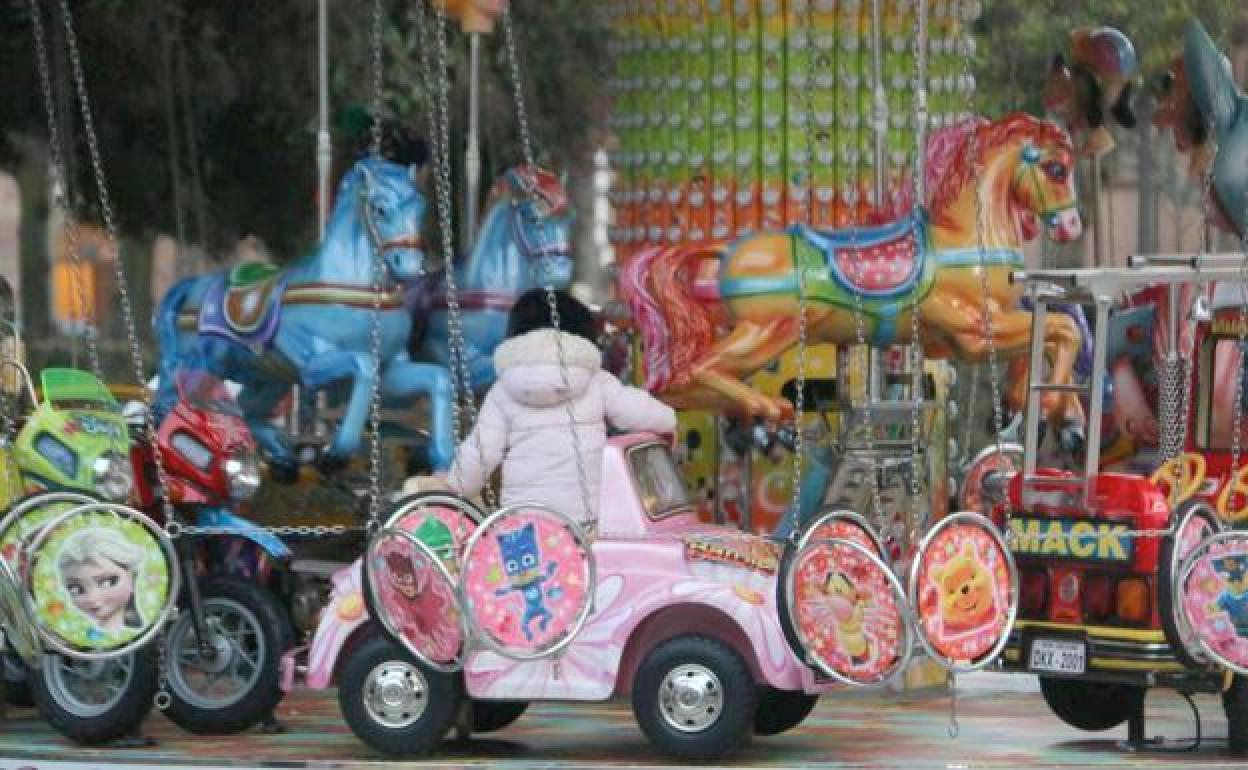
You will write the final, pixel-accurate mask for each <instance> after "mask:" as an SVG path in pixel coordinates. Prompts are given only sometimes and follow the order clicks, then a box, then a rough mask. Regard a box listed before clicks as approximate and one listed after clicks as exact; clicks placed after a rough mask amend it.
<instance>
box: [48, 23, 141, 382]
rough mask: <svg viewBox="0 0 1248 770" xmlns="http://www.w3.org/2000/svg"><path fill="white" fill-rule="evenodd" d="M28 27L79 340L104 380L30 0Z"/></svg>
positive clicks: (57, 134) (62, 160)
mask: <svg viewBox="0 0 1248 770" xmlns="http://www.w3.org/2000/svg"><path fill="white" fill-rule="evenodd" d="M29 5H30V19H31V25H32V28H33V30H34V35H35V52H36V57H35V60H36V62H37V63H38V67H39V86H40V88H41V89H42V91H43V106H44V111H45V112H46V114H47V118H48V155H49V156H50V159H51V161H52V197H53V200H52V205H54V206H55V207H57V208H59V209H60V210H61V215H62V216H64V217H65V224H64V233H65V241H66V247H67V248H68V250H69V256H70V260H71V261H72V263H73V270H72V273H71V275H72V278H71V280H70V283H71V284H73V287H74V301H75V302H76V303H77V308H76V309H77V312H78V320H79V322H80V323H81V324H82V337H83V340H84V341H85V343H86V348H87V360H88V361H89V362H90V364H91V371H92V372H94V373H95V376H96V377H99V378H100V379H101V380H103V379H104V370H103V366H102V365H101V363H100V351H99V347H98V345H97V343H96V338H97V336H98V335H97V333H96V327H95V319H94V318H92V317H91V316H92V313H91V311H90V310H89V308H90V307H91V306H90V305H89V304H88V302H87V293H86V286H85V285H84V284H85V283H86V281H85V275H84V273H83V270H82V250H81V249H80V248H79V241H78V223H77V221H75V218H74V213H73V210H72V207H71V204H70V201H69V193H68V191H69V175H68V172H67V171H66V165H65V159H64V157H62V155H61V137H60V130H59V127H58V125H57V119H56V107H55V104H54V100H53V96H52V77H51V75H50V68H49V64H48V51H47V45H46V43H45V38H44V34H43V20H42V13H41V11H40V10H39V6H38V5H37V4H36V0H29ZM118 258H120V255H118Z"/></svg>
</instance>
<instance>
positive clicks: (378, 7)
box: [369, 0, 386, 158]
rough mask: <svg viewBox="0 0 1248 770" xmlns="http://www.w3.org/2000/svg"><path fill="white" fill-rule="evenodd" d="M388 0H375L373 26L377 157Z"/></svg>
mask: <svg viewBox="0 0 1248 770" xmlns="http://www.w3.org/2000/svg"><path fill="white" fill-rule="evenodd" d="M385 6H386V0H373V8H372V11H373V14H372V15H373V18H372V23H373V28H372V33H371V34H372V37H371V42H372V61H371V65H372V67H371V69H372V78H373V83H372V86H373V93H372V107H371V112H372V123H371V124H370V125H369V132H370V136H371V143H370V145H369V147H370V153H371V154H372V156H373V157H375V158H380V157H381V135H382V125H381V124H382V113H383V78H384V75H385V70H384V69H383V66H382V58H383V57H382V26H383V24H382V22H383V19H384V18H385Z"/></svg>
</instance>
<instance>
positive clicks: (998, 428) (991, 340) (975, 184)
mask: <svg viewBox="0 0 1248 770" xmlns="http://www.w3.org/2000/svg"><path fill="white" fill-rule="evenodd" d="M964 23H965V20H964V19H963V20H962V23H960V24H959V25H958V27H957V28H958V30H959V32H960V33H961V35H962V40H963V41H965V40H967V35H966V32H965V29H964ZM973 78H974V75H973V74H972V73H971V52H970V50H964V51H963V55H962V82H963V83H964V84H965V89H966V95H965V97H964V100H963V104H964V107H965V112H966V114H965V115H964V116H963V118H964V119H965V120H967V121H974V120H975V88H974V87H973V86H972V80H973ZM966 141H967V142H968V145H967V158H968V162H969V163H970V165H971V187H972V189H973V190H974V192H975V250H976V252H977V255H978V265H977V270H976V272H977V273H978V274H979V288H980V292H981V296H982V298H983V308H982V310H983V322H984V323H983V332H982V334H983V339H984V343H985V345H987V347H988V383H989V387H990V389H991V396H992V428H993V432H994V433H995V434H996V435H995V439H996V444H997V455H998V456H999V457H1005V439H1004V436H1003V434H1004V432H1005V418H1004V415H1003V414H1002V409H1001V371H1000V363H999V361H998V355H997V341H996V338H995V337H993V321H992V292H991V291H990V290H989V288H988V265H987V254H986V251H987V247H986V246H985V244H984V199H983V194H982V192H981V191H980V189H979V188H980V181H981V180H980V158H979V149H980V148H979V131H978V129H977V128H976V127H975V126H974V124H973V123H972V125H971V126H970V128H969V131H968V135H967V139H966ZM1029 376H1030V377H1037V376H1040V375H1039V374H1038V373H1037V372H1030V373H1029ZM1090 440H1099V437H1094V438H1091V439H1090ZM1003 509H1004V510H1003V516H1004V525H1005V526H1004V529H1005V533H1004V534H1005V538H1006V541H1007V542H1008V541H1009V539H1010V537H1011V532H1010V527H1009V524H1010V517H1011V515H1012V514H1013V510H1012V509H1013V506H1012V505H1011V504H1010V500H1009V496H1008V495H1007V496H1006V499H1005V501H1004V505H1003Z"/></svg>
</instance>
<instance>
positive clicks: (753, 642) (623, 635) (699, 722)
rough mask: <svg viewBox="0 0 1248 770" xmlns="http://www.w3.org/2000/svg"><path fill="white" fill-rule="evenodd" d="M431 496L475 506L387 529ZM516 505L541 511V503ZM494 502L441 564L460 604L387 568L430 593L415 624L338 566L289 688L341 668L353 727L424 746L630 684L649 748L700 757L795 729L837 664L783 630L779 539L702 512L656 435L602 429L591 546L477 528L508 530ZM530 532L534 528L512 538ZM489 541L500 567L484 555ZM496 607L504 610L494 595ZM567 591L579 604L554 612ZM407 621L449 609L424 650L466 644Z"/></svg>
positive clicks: (380, 738)
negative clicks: (451, 507) (450, 507)
mask: <svg viewBox="0 0 1248 770" xmlns="http://www.w3.org/2000/svg"><path fill="white" fill-rule="evenodd" d="M438 499H441V500H442V501H452V500H453V501H454V502H455V503H456V504H457V506H458V507H459V510H461V511H467V510H468V509H469V506H467V504H466V503H463V502H462V501H458V500H455V499H453V498H448V497H445V496H443V497H441V498H436V497H425V498H424V499H423V502H416V503H412V502H409V503H407V504H406V507H403V505H404V504H401V508H400V511H399V513H398V514H395V515H394V516H392V517H391V522H390V523H389V524H388V525H387V526H388V527H389V528H388V529H385V530H383V532H382V536H384V535H385V534H386V533H387V532H391V531H393V530H392V528H393V527H395V526H396V525H395V520H396V518H397V517H398V516H399V515H400V514H403V512H404V511H410V510H414V508H413V507H412V506H413V504H415V505H417V506H420V505H424V506H425V507H426V508H429V507H432V506H436V505H437V500H438ZM516 508H523V509H524V510H525V511H530V510H532V509H534V508H538V509H539V510H538V513H540V512H541V511H540V507H539V506H517V507H516ZM502 513H503V512H500V514H496V516H494V517H490V519H489V520H487V521H485V522H483V523H482V524H481V526H480V530H479V531H477V533H476V535H475V536H474V535H473V530H474V529H476V528H477V522H475V521H471V520H468V519H467V518H461V519H459V523H458V524H456V521H455V520H454V517H452V519H450V526H449V529H450V530H451V531H450V536H451V539H452V540H453V541H454V550H455V553H456V554H460V555H465V557H464V558H463V559H462V561H463V564H464V568H463V569H462V574H454V573H456V572H459V570H456V569H455V568H454V567H453V566H452V568H451V569H450V570H449V571H445V572H440V573H439V574H443V575H445V576H447V578H448V579H449V580H453V581H455V582H457V583H460V584H461V585H460V586H459V587H458V591H459V593H458V596H459V601H458V602H456V601H455V597H454V596H453V595H451V592H452V591H454V590H456V589H451V590H450V591H448V590H446V589H439V588H437V583H438V581H437V580H436V579H432V578H425V577H421V576H419V575H414V574H412V573H411V572H410V570H408V568H406V567H404V568H403V574H402V576H401V577H402V580H398V579H395V580H394V585H395V586H396V590H398V591H400V592H402V593H403V594H404V595H407V596H409V598H411V597H416V596H420V597H421V599H420V601H421V602H422V603H421V604H419V605H416V604H414V605H413V606H419V607H425V608H436V609H434V610H426V617H425V618H424V619H423V620H422V619H421V618H411V617H398V616H396V615H394V614H393V613H388V612H387V611H382V612H381V613H380V614H381V615H387V614H389V617H388V619H387V620H386V621H385V624H387V625H388V628H385V629H383V628H381V626H382V625H383V623H379V622H377V619H376V618H374V619H373V622H371V623H370V622H368V621H369V620H370V612H369V609H370V607H375V602H377V601H388V599H386V596H387V591H390V590H391V589H389V588H386V587H384V586H383V587H374V589H375V590H372V589H369V587H368V586H366V585H365V584H366V583H367V582H368V580H369V579H370V578H369V576H368V573H369V570H368V569H363V568H362V567H361V564H362V562H361V561H357V562H356V563H355V564H353V565H352V566H351V567H350V568H347V569H344V570H341V571H340V572H338V573H337V574H336V575H335V576H334V579H333V584H334V587H333V595H332V598H331V601H330V604H329V606H328V607H327V609H326V610H325V612H324V614H323V615H322V617H321V621H320V624H319V627H318V628H317V631H316V634H315V637H314V638H313V641H312V643H311V647H310V648H309V649H307V650H306V654H307V665H306V666H299V667H296V664H295V658H296V655H301V654H302V653H303V652H305V651H303V650H297V651H293V652H291V653H289V654H288V655H287V657H286V659H285V660H284V666H285V672H286V676H285V680H286V686H287V687H290V686H292V685H293V683H294V674H295V672H296V669H297V668H298V670H300V671H301V672H304V673H306V681H307V685H308V686H310V687H313V688H324V687H329V686H331V684H333V683H334V681H335V680H336V681H337V684H338V688H339V702H340V705H341V708H342V712H343V715H344V717H345V718H346V720H347V723H348V724H349V725H350V726H351V729H352V731H354V732H355V734H356V735H357V736H359V737H360V738H361V739H362V740H363V741H364V742H365V743H367V744H368V745H370V746H371V747H373V748H374V749H377V750H379V751H382V752H384V753H387V754H392V755H410V754H414V753H420V752H426V751H429V750H431V749H433V748H434V747H436V746H437V745H438V743H439V742H440V741H441V740H442V738H443V737H444V736H445V735H446V734H447V732H448V731H449V730H450V728H451V727H452V726H456V725H458V727H459V729H460V730H462V731H471V730H475V731H477V732H488V731H491V730H496V729H500V728H502V727H505V726H506V725H508V724H510V723H512V722H514V721H515V720H516V719H517V718H519V716H520V715H521V714H522V713H523V711H524V710H525V707H526V706H527V705H528V703H529V702H530V701H535V700H563V701H605V700H608V699H611V698H616V697H622V696H625V695H630V696H631V698H632V704H633V710H634V713H635V714H636V718H637V722H638V724H639V725H640V726H641V728H642V730H643V731H644V732H645V734H646V736H647V737H648V738H649V739H650V741H651V742H652V743H653V744H654V745H655V746H657V747H658V748H659V749H660V750H662V751H664V752H666V753H668V754H672V755H675V756H678V757H683V758H699V759H706V758H713V757H718V756H721V755H723V754H725V753H726V752H729V751H732V750H733V749H736V748H738V747H740V746H742V745H743V744H744V743H745V742H746V741H747V740H748V739H749V737H750V735H751V734H760V735H772V734H776V733H780V732H783V731H785V730H788V729H790V728H793V727H795V726H797V725H798V724H799V723H801V721H802V720H803V719H805V718H806V716H807V715H808V714H809V713H810V712H811V710H812V709H813V708H814V705H815V701H816V699H817V697H818V695H819V694H821V693H823V692H825V691H826V690H828V689H829V688H830V687H831V686H832V682H831V680H828V679H827V678H822V679H821V680H819V681H817V680H816V674H815V672H814V671H813V670H812V669H811V668H809V667H807V666H806V665H803V663H802V662H801V661H800V660H799V659H798V657H797V656H796V655H795V654H794V652H793V650H792V648H791V646H790V644H789V642H788V641H787V640H786V631H785V630H784V629H782V624H781V620H780V616H781V612H780V611H778V609H777V574H778V573H779V572H780V562H781V553H782V550H783V546H782V544H780V543H775V542H773V541H769V540H767V539H764V538H762V537H758V536H754V535H749V534H745V533H741V532H738V531H736V530H729V529H725V528H722V527H715V526H711V525H707V524H705V523H703V522H701V521H699V520H698V518H697V517H696V515H695V513H694V507H693V505H692V504H691V502H690V501H689V499H688V497H687V493H686V490H685V488H684V485H683V483H682V482H681V479H680V475H679V473H678V471H677V469H676V467H675V465H674V463H673V461H672V458H671V454H670V452H669V450H668V448H667V446H666V445H665V444H663V443H661V442H660V441H659V440H657V439H656V438H655V437H654V436H649V435H630V436H623V437H619V438H615V439H612V440H611V441H610V442H609V445H608V447H607V450H606V453H605V455H604V458H603V471H602V503H601V514H600V521H599V523H598V528H597V534H596V537H595V538H594V539H593V542H592V546H588V547H587V549H588V551H592V558H589V556H588V553H585V554H584V556H583V557H578V555H577V553H578V552H576V550H575V549H574V548H572V547H571V546H568V547H567V548H566V549H564V550H559V549H560V548H563V546H560V545H559V544H558V543H557V542H556V541H557V536H558V532H557V531H556V530H557V527H556V528H553V529H551V531H550V532H546V531H545V530H543V529H542V525H541V523H540V522H539V525H538V527H537V529H536V530H534V529H533V527H532V525H526V526H521V527H512V528H511V530H510V531H509V532H501V534H496V535H494V536H493V537H487V536H485V535H486V534H487V533H485V532H484V531H485V530H490V531H491V532H494V531H495V530H506V529H508V526H507V524H506V523H503V524H500V525H499V526H497V527H493V528H491V527H492V525H491V522H493V521H495V519H496V518H498V517H499V516H500V515H502ZM404 515H405V514H404ZM522 518H523V517H522ZM444 520H446V519H444ZM406 526H407V528H408V529H411V530H416V529H418V528H423V529H424V530H425V531H426V534H429V533H430V532H432V530H431V529H430V528H431V527H434V528H437V526H438V525H436V524H435V523H430V522H429V521H424V522H420V521H417V520H409V523H408V525H406ZM573 528H574V527H573ZM526 530H527V531H526ZM443 534H444V535H445V534H446V533H443ZM526 535H527V536H528V537H529V538H530V540H531V541H532V542H530V543H528V544H527V545H525V544H524V543H519V542H517V541H518V539H519V538H523V537H525V536H526ZM465 541H467V543H466V544H465ZM376 542H377V538H375V539H374V543H376ZM424 542H425V543H426V544H429V543H430V542H432V545H431V546H430V547H429V548H428V549H426V548H425V547H423V546H422V547H421V548H420V549H419V550H420V551H421V552H422V553H432V552H436V551H437V550H438V544H437V541H436V538H435V539H434V540H433V541H430V540H428V539H425V540H424ZM538 547H540V548H542V549H544V551H545V556H542V555H538V553H537V551H536V549H537V548H538ZM526 548H532V549H533V551H532V553H530V552H529V551H528V550H526ZM474 549H475V550H474ZM383 550H384V549H383ZM447 550H450V549H447ZM496 551H497V554H495V552H496ZM560 554H563V556H560ZM491 555H496V556H497V558H498V559H499V560H500V561H499V564H500V565H501V567H491V566H489V565H487V564H486V563H485V562H487V561H488V558H487V557H489V556H491ZM367 558H369V559H377V560H378V563H380V561H381V560H382V559H393V558H394V557H392V556H391V555H389V554H388V553H386V554H380V553H379V552H378V553H377V554H376V555H375V551H374V547H370V550H369V556H368V557H367ZM547 558H549V561H547ZM561 559H562V560H561ZM581 561H585V562H588V564H589V567H588V572H582V571H580V570H581V568H582V566H583V565H582V564H581ZM438 569H439V570H442V569H443V568H442V567H438ZM595 572H596V574H595ZM430 574H433V573H430ZM586 575H587V576H588V579H587V580H583V578H584V577H585V576H586ZM373 579H376V580H378V581H379V582H380V579H377V578H373ZM473 591H477V593H476V594H473V593H472V592H473ZM474 596H477V597H478V598H476V599H474V598H473V597H474ZM379 597H380V598H379ZM481 597H484V598H481ZM578 602H579V603H578ZM491 603H498V605H499V606H498V607H493V608H492V609H491ZM564 604H571V605H574V606H572V607H571V608H570V609H569V610H568V611H567V612H566V613H564V614H561V609H560V608H561V607H562V606H563V605H564ZM453 605H454V606H453ZM578 607H580V608H582V609H583V611H580V610H578V609H577V608H578ZM460 608H463V611H464V614H465V615H473V616H474V617H473V619H472V624H471V628H472V631H471V632H468V631H467V629H466V628H465V624H463V623H461V622H460V620H459V610H460ZM500 608H501V609H500ZM521 611H523V613H522V612H521ZM428 612H436V613H437V616H436V617H433V618H430V617H428ZM474 613H475V614H474ZM396 617H398V619H396ZM409 621H410V624H411V628H410V629H409V630H410V633H411V634H417V635H420V634H433V631H432V630H431V628H429V627H431V626H434V625H437V624H438V623H439V622H442V623H443V625H444V628H445V632H444V633H438V634H436V635H429V636H426V637H422V638H425V639H427V641H428V645H427V646H426V647H425V649H428V650H438V649H442V648H445V647H447V646H448V644H449V645H450V646H451V647H457V643H458V642H459V641H460V638H459V637H458V636H457V634H461V633H462V634H463V635H464V637H466V638H467V640H468V641H467V643H466V644H463V645H459V646H458V648H459V649H462V650H463V651H462V653H459V657H458V658H456V659H454V660H451V659H450V658H444V659H441V660H433V659H429V658H427V657H425V656H417V655H413V654H410V653H409V652H408V649H405V647H404V646H403V645H401V644H399V643H398V642H397V641H396V633H397V634H403V633H407V632H406V631H405V630H404V629H405V628H407V627H408V625H409ZM560 629H563V630H562V631H561V630H560ZM543 634H545V635H547V637H548V638H547V639H545V640H544V639H543V638H542V637H543ZM559 634H563V636H559ZM435 636H436V638H435ZM551 640H553V641H551ZM508 644H511V645H512V646H511V647H508V646H507V645H508ZM526 644H527V645H529V647H527V648H526V647H525V645H526ZM526 650H529V651H528V652H526ZM517 651H518V653H519V654H517ZM430 654H431V655H433V656H435V657H436V656H437V655H438V653H436V652H435V653H430ZM422 658H423V659H422ZM465 705H467V706H468V708H464V706H465Z"/></svg>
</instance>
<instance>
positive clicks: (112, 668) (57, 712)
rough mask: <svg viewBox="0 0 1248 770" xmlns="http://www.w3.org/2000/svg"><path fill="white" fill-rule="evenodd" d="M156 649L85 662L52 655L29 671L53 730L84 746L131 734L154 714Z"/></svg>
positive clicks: (150, 647)
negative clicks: (36, 668) (150, 713)
mask: <svg viewBox="0 0 1248 770" xmlns="http://www.w3.org/2000/svg"><path fill="white" fill-rule="evenodd" d="M156 661H157V654H156V647H155V645H153V644H149V645H147V646H146V647H143V648H142V649H139V650H137V651H135V652H132V653H129V654H127V655H122V656H120V657H117V658H113V659H110V660H102V661H84V660H74V659H72V658H66V657H63V656H61V655H57V654H49V655H47V656H45V657H44V659H43V666H41V667H40V669H39V670H38V671H32V672H30V683H31V694H32V695H34V700H35V706H36V707H37V708H38V709H39V714H40V715H41V716H42V717H43V718H44V719H46V720H47V722H48V724H49V725H51V726H52V729H54V730H56V731H57V732H58V733H60V734H61V735H64V736H65V737H66V738H69V739H70V740H72V741H74V742H75V743H81V744H87V745H90V744H100V743H108V742H110V741H114V740H117V739H119V738H124V737H126V736H129V735H132V734H133V733H134V731H135V730H137V729H138V727H139V725H140V724H142V723H143V720H144V719H146V718H147V715H148V713H149V712H150V711H151V710H152V699H153V698H154V697H155V695H156V683H157V677H156Z"/></svg>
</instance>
